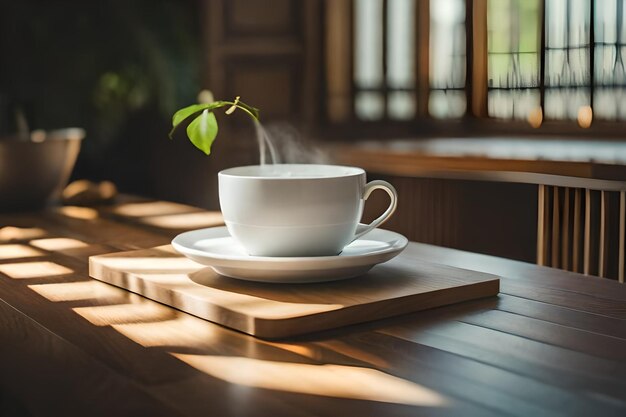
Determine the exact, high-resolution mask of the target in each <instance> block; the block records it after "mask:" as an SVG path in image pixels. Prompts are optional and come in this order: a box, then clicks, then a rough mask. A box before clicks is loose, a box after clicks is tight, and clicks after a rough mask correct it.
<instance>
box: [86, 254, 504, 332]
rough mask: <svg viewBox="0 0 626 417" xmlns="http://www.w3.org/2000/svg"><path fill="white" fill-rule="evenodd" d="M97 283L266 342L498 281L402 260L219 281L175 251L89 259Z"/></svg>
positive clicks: (436, 301)
mask: <svg viewBox="0 0 626 417" xmlns="http://www.w3.org/2000/svg"><path fill="white" fill-rule="evenodd" d="M89 273H90V275H91V276H92V277H93V278H96V279H98V280H101V281H104V282H107V283H109V284H113V285H116V286H118V287H122V288H124V289H127V290H130V291H132V292H135V293H137V294H140V295H143V296H144V297H147V298H150V299H152V300H155V301H158V302H160V303H163V304H166V305H169V306H171V307H174V308H176V309H179V310H182V311H184V312H187V313H189V314H193V315H194V316H198V317H201V318H203V319H206V320H210V321H212V322H215V323H218V324H221V325H224V326H227V327H231V328H233V329H236V330H240V331H242V332H245V333H248V334H251V335H254V336H257V337H261V338H267V339H276V338H284V337H289V336H296V335H300V334H304V333H310V332H315V331H320V330H328V329H332V328H336V327H341V326H345V325H349V324H355V323H363V322H368V321H373V320H378V319H382V318H387V317H392V316H396V315H400V314H406V313H411V312H415V311H419V310H425V309H428V308H433V307H440V306H443V305H448V304H453V303H458V302H461V301H466V300H471V299H476V298H482V297H488V296H493V295H496V294H498V291H499V287H500V280H499V278H498V277H496V276H494V275H489V274H485V273H481V272H475V271H468V270H464V269H459V268H454V267H449V266H445V265H439V264H431V263H424V262H422V261H418V260H415V259H413V258H412V257H411V256H410V255H407V254H400V255H399V256H398V257H396V258H394V259H392V260H391V261H389V262H387V263H384V264H381V265H377V266H375V267H374V268H373V269H372V270H371V271H370V272H368V273H367V274H366V275H364V276H362V277H357V278H352V279H349V280H345V281H335V282H326V283H319V284H266V283H256V282H247V281H241V280H236V279H232V278H226V277H222V276H220V275H218V274H216V273H215V272H213V270H212V269H211V268H207V267H205V266H203V265H200V264H198V263H195V262H194V261H191V260H189V259H187V258H185V257H184V256H182V255H180V254H178V253H177V252H176V251H175V250H174V249H173V248H172V247H171V246H160V247H156V248H152V249H144V250H135V251H130V252H121V253H113V254H107V255H99V256H92V257H90V258H89Z"/></svg>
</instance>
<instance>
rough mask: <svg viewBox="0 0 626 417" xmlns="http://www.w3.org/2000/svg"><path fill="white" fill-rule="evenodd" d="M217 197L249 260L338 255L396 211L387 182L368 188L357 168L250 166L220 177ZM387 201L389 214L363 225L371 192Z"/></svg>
mask: <svg viewBox="0 0 626 417" xmlns="http://www.w3.org/2000/svg"><path fill="white" fill-rule="evenodd" d="M218 178H219V197H220V206H221V208H222V214H223V215H224V221H225V223H226V226H227V227H228V231H229V232H230V234H231V235H232V236H233V237H234V238H235V239H236V240H237V241H239V243H240V244H241V245H242V246H243V247H244V248H245V249H246V251H247V252H248V254H250V255H253V256H325V255H337V254H338V253H340V252H341V251H342V250H343V248H344V247H345V246H346V245H348V244H349V243H350V242H352V241H354V240H355V239H357V238H359V237H361V236H362V235H364V234H365V233H367V232H369V231H370V230H372V229H374V228H375V227H378V226H380V225H381V224H382V223H384V222H385V221H386V220H387V219H388V218H389V217H390V216H391V215H392V214H393V212H394V211H395V210H396V205H397V193H396V190H395V189H394V188H393V186H392V185H391V184H389V183H388V182H385V181H371V182H369V183H367V184H366V180H365V171H364V170H363V169H361V168H355V167H347V166H338V165H305V164H282V165H254V166H243V167H236V168H230V169H227V170H224V171H221V172H220V173H219V175H218ZM376 189H382V190H385V191H386V192H387V194H389V197H391V203H390V204H389V207H388V208H387V210H386V211H385V212H384V213H383V214H382V215H381V216H380V217H379V218H377V219H376V220H374V221H373V222H372V223H370V224H369V225H361V224H359V221H360V219H361V216H362V214H363V204H364V201H365V200H367V198H368V197H369V195H370V194H371V193H372V191H374V190H376Z"/></svg>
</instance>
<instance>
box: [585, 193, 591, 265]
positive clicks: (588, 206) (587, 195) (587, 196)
mask: <svg viewBox="0 0 626 417" xmlns="http://www.w3.org/2000/svg"><path fill="white" fill-rule="evenodd" d="M591 197H592V196H591V190H590V189H588V188H587V189H586V190H585V238H584V239H585V240H584V249H583V250H584V252H583V253H584V255H583V256H584V258H583V274H585V275H589V272H590V270H591Z"/></svg>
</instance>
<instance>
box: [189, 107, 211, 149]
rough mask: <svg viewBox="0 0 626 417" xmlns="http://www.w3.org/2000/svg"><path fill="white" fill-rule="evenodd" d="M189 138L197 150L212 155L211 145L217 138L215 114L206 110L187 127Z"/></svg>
mask: <svg viewBox="0 0 626 417" xmlns="http://www.w3.org/2000/svg"><path fill="white" fill-rule="evenodd" d="M187 136H189V140H191V143H193V144H194V145H195V147H196V148H198V149H200V150H201V151H202V152H204V153H205V154H207V155H208V154H210V153H211V145H212V144H213V141H214V140H215V137H216V136H217V119H216V118H215V114H213V112H210V111H208V110H206V109H205V110H204V111H203V112H202V113H201V114H200V115H199V116H198V117H196V118H195V119H194V120H193V121H192V122H191V123H189V126H187Z"/></svg>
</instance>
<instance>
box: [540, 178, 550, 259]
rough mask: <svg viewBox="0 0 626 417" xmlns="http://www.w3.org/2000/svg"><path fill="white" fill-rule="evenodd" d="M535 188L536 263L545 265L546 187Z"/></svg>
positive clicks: (546, 243) (546, 245)
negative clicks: (536, 192)
mask: <svg viewBox="0 0 626 417" xmlns="http://www.w3.org/2000/svg"><path fill="white" fill-rule="evenodd" d="M537 189H538V194H537V265H545V264H546V260H547V259H546V258H547V251H548V249H547V247H548V242H547V239H546V230H547V224H546V222H547V211H546V204H547V192H548V187H547V186H545V185H539V186H538V188H537Z"/></svg>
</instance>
